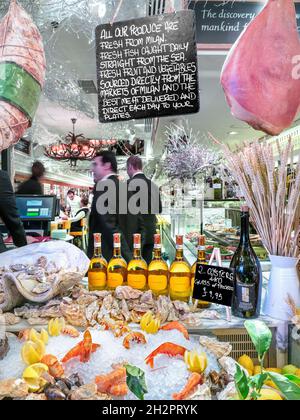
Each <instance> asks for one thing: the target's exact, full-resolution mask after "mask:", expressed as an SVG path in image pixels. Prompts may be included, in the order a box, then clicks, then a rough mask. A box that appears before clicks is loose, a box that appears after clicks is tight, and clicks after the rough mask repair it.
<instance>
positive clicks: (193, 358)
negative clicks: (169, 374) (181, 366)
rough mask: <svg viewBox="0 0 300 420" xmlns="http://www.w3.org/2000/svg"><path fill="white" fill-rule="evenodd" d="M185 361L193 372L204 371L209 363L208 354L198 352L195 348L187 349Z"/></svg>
mask: <svg viewBox="0 0 300 420" xmlns="http://www.w3.org/2000/svg"><path fill="white" fill-rule="evenodd" d="M184 361H185V364H186V365H187V367H188V369H189V370H190V371H191V372H197V373H203V372H204V371H205V369H206V368H207V365H208V362H207V356H206V354H205V353H203V352H202V353H197V351H195V350H193V351H186V352H185V353H184Z"/></svg>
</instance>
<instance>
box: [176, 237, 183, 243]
mask: <svg viewBox="0 0 300 420" xmlns="http://www.w3.org/2000/svg"><path fill="white" fill-rule="evenodd" d="M176 244H177V245H183V236H182V235H176Z"/></svg>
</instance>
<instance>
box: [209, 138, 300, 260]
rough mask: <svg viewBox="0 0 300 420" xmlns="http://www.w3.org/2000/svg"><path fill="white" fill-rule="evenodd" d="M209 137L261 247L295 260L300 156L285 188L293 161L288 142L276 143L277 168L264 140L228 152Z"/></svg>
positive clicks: (290, 144)
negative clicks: (221, 152)
mask: <svg viewBox="0 0 300 420" xmlns="http://www.w3.org/2000/svg"><path fill="white" fill-rule="evenodd" d="M210 137H211V138H212V139H213V140H214V141H216V142H217V143H218V144H219V145H221V146H222V149H223V150H224V154H225V158H226V160H227V166H228V169H229V170H230V172H231V173H232V175H233V177H234V178H235V180H236V182H237V183H238V185H239V189H240V192H239V195H240V198H243V199H244V200H245V201H246V203H247V205H248V206H249V208H250V209H251V210H250V212H251V219H252V223H253V225H254V227H255V229H256V230H257V232H258V234H259V235H260V237H261V240H262V242H263V245H264V246H265V248H266V249H267V250H268V252H269V253H270V254H271V255H279V256H285V257H299V248H298V243H297V242H298V235H299V233H300V228H299V220H297V219H298V206H299V199H300V156H299V159H298V163H297V166H296V168H295V170H294V179H293V182H292V183H291V184H290V186H289V188H288V187H287V165H288V164H289V163H290V162H293V161H294V147H293V144H292V141H291V139H289V141H288V144H287V145H286V147H280V145H279V143H278V142H277V145H276V147H277V153H276V155H278V166H277V165H276V161H275V156H274V150H273V146H272V145H271V144H268V143H267V142H265V141H264V142H259V141H255V142H253V143H252V144H245V145H244V146H243V147H242V148H241V149H239V150H235V151H232V150H230V149H229V147H228V146H226V145H224V144H221V143H220V142H219V141H218V140H216V139H215V138H214V137H213V136H212V135H211V134H210ZM276 158H277V156H276Z"/></svg>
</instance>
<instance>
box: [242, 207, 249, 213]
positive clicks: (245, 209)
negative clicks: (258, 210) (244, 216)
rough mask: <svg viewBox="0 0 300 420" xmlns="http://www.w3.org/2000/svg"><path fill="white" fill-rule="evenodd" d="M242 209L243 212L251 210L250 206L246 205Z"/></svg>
mask: <svg viewBox="0 0 300 420" xmlns="http://www.w3.org/2000/svg"><path fill="white" fill-rule="evenodd" d="M241 211H242V212H243V213H247V212H248V211H249V207H248V206H245V205H244V206H242V207H241Z"/></svg>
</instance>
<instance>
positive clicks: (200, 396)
mask: <svg viewBox="0 0 300 420" xmlns="http://www.w3.org/2000/svg"><path fill="white" fill-rule="evenodd" d="M187 400H193V401H210V400H212V395H211V391H210V388H209V386H208V385H207V384H203V385H198V386H197V388H196V390H195V391H194V392H193V393H192V394H191V395H190V396H189V397H188V398H187Z"/></svg>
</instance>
